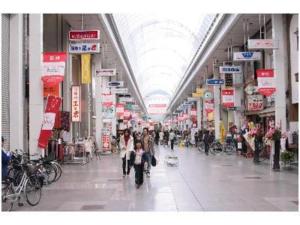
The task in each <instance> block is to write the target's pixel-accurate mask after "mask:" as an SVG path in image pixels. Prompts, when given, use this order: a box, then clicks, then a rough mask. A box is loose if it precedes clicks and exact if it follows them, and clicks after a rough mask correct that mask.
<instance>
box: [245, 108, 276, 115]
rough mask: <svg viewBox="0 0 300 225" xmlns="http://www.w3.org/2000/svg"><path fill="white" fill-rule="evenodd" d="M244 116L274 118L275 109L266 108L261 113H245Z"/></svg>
mask: <svg viewBox="0 0 300 225" xmlns="http://www.w3.org/2000/svg"><path fill="white" fill-rule="evenodd" d="M245 115H246V116H251V115H258V116H260V117H268V116H275V107H274V106H273V107H270V108H266V109H264V110H261V111H253V112H245Z"/></svg>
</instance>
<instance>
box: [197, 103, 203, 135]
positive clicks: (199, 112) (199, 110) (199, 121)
mask: <svg viewBox="0 0 300 225" xmlns="http://www.w3.org/2000/svg"><path fill="white" fill-rule="evenodd" d="M197 128H198V129H200V130H201V129H202V99H201V98H199V99H197Z"/></svg>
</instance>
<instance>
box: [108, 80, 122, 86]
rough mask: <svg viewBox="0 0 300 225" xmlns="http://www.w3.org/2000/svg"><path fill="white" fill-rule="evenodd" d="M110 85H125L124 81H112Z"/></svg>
mask: <svg viewBox="0 0 300 225" xmlns="http://www.w3.org/2000/svg"><path fill="white" fill-rule="evenodd" d="M108 87H124V81H110V82H108Z"/></svg>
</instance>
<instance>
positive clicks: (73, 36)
mask: <svg viewBox="0 0 300 225" xmlns="http://www.w3.org/2000/svg"><path fill="white" fill-rule="evenodd" d="M99 39H100V30H80V31H70V32H69V40H70V41H82V40H99Z"/></svg>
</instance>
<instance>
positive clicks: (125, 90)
mask: <svg viewBox="0 0 300 225" xmlns="http://www.w3.org/2000/svg"><path fill="white" fill-rule="evenodd" d="M111 92H112V93H114V94H126V93H128V88H112V89H111Z"/></svg>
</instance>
